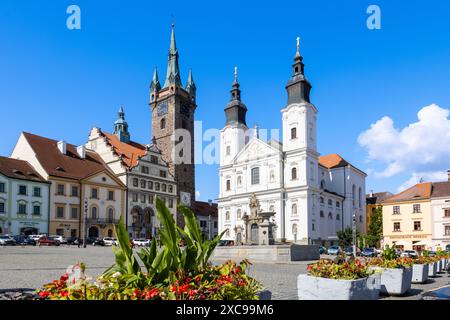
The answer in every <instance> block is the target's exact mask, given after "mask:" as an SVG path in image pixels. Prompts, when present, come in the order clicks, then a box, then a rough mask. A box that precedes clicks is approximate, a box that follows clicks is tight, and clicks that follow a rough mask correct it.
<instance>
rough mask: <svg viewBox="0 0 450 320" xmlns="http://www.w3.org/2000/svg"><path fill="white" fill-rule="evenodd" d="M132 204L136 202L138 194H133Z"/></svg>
mask: <svg viewBox="0 0 450 320" xmlns="http://www.w3.org/2000/svg"><path fill="white" fill-rule="evenodd" d="M133 202H138V194H137V193H133Z"/></svg>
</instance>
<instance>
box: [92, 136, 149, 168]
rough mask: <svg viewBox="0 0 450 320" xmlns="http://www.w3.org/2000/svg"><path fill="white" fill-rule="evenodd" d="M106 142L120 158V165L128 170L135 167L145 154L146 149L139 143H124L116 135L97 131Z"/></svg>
mask: <svg viewBox="0 0 450 320" xmlns="http://www.w3.org/2000/svg"><path fill="white" fill-rule="evenodd" d="M99 132H100V134H101V135H103V136H104V137H105V138H106V140H107V142H108V143H109V144H110V145H111V146H112V147H113V149H114V152H115V153H117V154H118V155H119V156H121V157H122V163H123V164H124V165H125V166H127V167H128V168H132V167H135V166H136V165H137V164H138V160H139V158H140V157H143V156H144V155H145V154H146V152H147V151H146V147H145V146H144V145H142V144H140V143H137V142H134V141H130V142H129V143H125V142H122V141H120V140H119V139H118V138H117V136H116V135H114V134H110V133H107V132H104V131H101V130H99Z"/></svg>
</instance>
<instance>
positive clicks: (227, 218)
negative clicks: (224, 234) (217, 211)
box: [225, 211, 230, 221]
mask: <svg viewBox="0 0 450 320" xmlns="http://www.w3.org/2000/svg"><path fill="white" fill-rule="evenodd" d="M225 221H230V211H227V212H225Z"/></svg>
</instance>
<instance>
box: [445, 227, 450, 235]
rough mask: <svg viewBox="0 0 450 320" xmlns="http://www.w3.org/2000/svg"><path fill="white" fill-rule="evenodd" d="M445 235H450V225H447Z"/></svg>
mask: <svg viewBox="0 0 450 320" xmlns="http://www.w3.org/2000/svg"><path fill="white" fill-rule="evenodd" d="M445 235H446V236H450V226H445Z"/></svg>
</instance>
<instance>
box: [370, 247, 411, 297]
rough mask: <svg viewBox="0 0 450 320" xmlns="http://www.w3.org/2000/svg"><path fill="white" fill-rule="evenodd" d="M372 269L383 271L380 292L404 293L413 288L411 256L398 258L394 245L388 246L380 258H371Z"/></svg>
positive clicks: (390, 293)
mask: <svg viewBox="0 0 450 320" xmlns="http://www.w3.org/2000/svg"><path fill="white" fill-rule="evenodd" d="M368 263H369V265H370V266H371V268H370V269H372V270H377V271H379V272H381V283H380V292H381V293H382V294H388V295H403V294H405V293H406V292H407V291H408V290H409V289H410V288H411V281H412V266H413V261H412V259H411V258H397V254H396V252H395V248H394V246H392V247H391V248H389V247H388V246H387V247H386V249H385V250H383V253H382V256H381V257H380V258H372V259H370V260H369V262H368Z"/></svg>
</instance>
